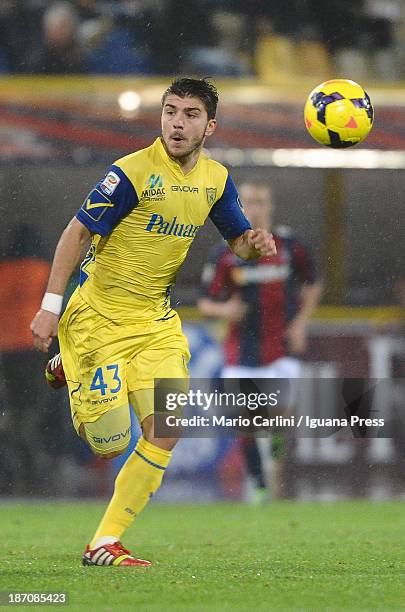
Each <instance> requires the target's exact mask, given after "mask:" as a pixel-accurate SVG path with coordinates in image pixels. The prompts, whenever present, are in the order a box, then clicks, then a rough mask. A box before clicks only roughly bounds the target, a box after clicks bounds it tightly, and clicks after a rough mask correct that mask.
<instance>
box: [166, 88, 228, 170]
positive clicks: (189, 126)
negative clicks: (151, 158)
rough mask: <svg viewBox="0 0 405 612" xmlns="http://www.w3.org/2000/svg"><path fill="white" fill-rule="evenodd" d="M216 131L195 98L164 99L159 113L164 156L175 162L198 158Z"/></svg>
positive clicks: (202, 105) (202, 106)
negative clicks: (196, 156)
mask: <svg viewBox="0 0 405 612" xmlns="http://www.w3.org/2000/svg"><path fill="white" fill-rule="evenodd" d="M215 127H216V120H215V119H208V115H207V111H206V109H205V106H204V104H203V103H202V102H201V100H200V99H199V98H194V97H189V96H186V97H185V98H179V97H178V96H174V95H170V96H167V98H166V100H165V102H164V105H163V109H162V137H163V141H164V143H165V146H166V149H167V152H168V153H169V155H170V156H171V157H173V158H174V159H177V160H179V161H181V160H183V159H187V158H189V157H190V156H192V155H193V153H196V154H198V153H199V152H200V150H201V148H202V146H203V144H204V140H205V138H206V136H210V135H211V134H212V133H213V132H214V130H215Z"/></svg>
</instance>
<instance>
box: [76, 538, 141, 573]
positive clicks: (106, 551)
mask: <svg viewBox="0 0 405 612" xmlns="http://www.w3.org/2000/svg"><path fill="white" fill-rule="evenodd" d="M82 564H83V565H115V566H118V567H124V566H130V565H132V566H133V567H150V566H151V565H152V563H151V562H150V561H145V559H135V557H133V556H132V555H131V553H130V552H129V550H127V549H126V548H124V547H123V546H122V544H121V542H119V541H117V542H114V543H113V544H104V545H103V546H99V547H98V548H90V547H89V545H87V546H86V550H85V551H84V555H83V559H82Z"/></svg>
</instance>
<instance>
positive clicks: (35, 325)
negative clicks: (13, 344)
mask: <svg viewBox="0 0 405 612" xmlns="http://www.w3.org/2000/svg"><path fill="white" fill-rule="evenodd" d="M89 238H90V232H89V230H88V229H87V228H86V227H85V226H84V225H83V224H82V223H81V222H80V221H79V220H78V219H77V218H76V217H74V218H73V219H72V220H71V221H70V223H69V224H68V226H67V227H66V229H65V230H64V232H63V233H62V235H61V237H60V239H59V242H58V245H57V247H56V251H55V255H54V258H53V263H52V268H51V273H50V276H49V281H48V286H47V289H46V293H51V294H54V295H57V296H61V300H62V297H63V294H64V292H65V289H66V285H67V283H68V281H69V279H70V277H71V275H72V273H73V271H74V269H75V268H76V266H77V264H78V262H79V259H80V257H81V255H82V252H83V247H84V245H85V243H86V242H87V241H88V240H89ZM58 320H59V315H58V314H55V313H54V312H50V311H49V310H46V309H45V308H42V307H41V308H40V309H39V311H38V312H37V314H36V315H35V317H34V319H33V321H32V323H31V326H30V327H31V331H32V336H33V341H34V346H35V347H36V348H37V349H39V350H40V351H43V352H44V353H46V352H47V350H48V348H49V346H50V344H51V342H52V338H53V337H54V336H56V335H57V331H58Z"/></svg>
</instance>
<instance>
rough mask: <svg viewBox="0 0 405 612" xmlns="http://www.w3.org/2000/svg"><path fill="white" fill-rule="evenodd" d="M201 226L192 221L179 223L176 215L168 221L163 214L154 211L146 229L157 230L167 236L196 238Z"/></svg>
mask: <svg viewBox="0 0 405 612" xmlns="http://www.w3.org/2000/svg"><path fill="white" fill-rule="evenodd" d="M200 227H201V226H200V225H193V224H192V223H189V224H188V225H185V224H184V223H178V222H177V217H176V216H175V217H173V219H171V220H169V221H167V220H166V219H165V218H164V216H163V215H159V214H157V213H153V214H152V215H151V216H150V219H149V223H148V225H147V226H146V227H145V229H146V231H147V232H156V233H157V234H164V235H165V236H178V237H179V238H194V237H195V235H196V233H197V232H198V230H199V229H200Z"/></svg>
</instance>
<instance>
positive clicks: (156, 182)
mask: <svg viewBox="0 0 405 612" xmlns="http://www.w3.org/2000/svg"><path fill="white" fill-rule="evenodd" d="M165 195H166V193H165V190H164V187H163V179H162V177H161V176H160V174H151V175H150V177H149V178H148V180H147V181H146V186H145V189H144V190H143V191H142V196H141V199H142V200H144V201H146V202H147V201H150V200H164V199H165Z"/></svg>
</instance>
